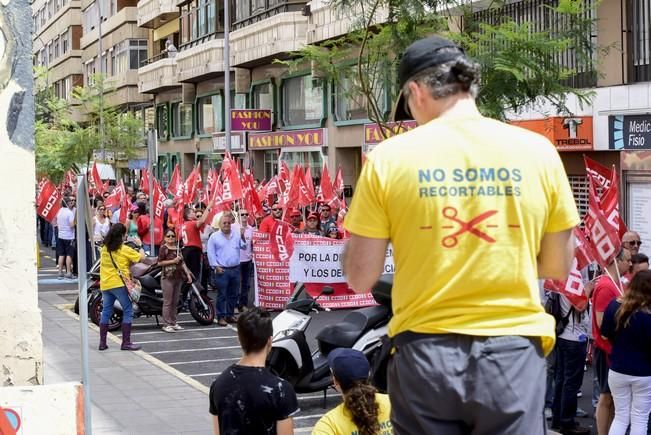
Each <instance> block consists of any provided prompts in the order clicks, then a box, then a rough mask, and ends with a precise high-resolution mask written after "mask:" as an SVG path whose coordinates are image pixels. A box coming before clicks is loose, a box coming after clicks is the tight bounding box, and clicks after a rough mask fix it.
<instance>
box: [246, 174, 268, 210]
mask: <svg viewBox="0 0 651 435" xmlns="http://www.w3.org/2000/svg"><path fill="white" fill-rule="evenodd" d="M242 188H243V190H244V203H245V206H246V208H247V210H249V212H250V213H251V214H252V215H253V216H264V210H263V209H262V204H261V203H260V198H259V197H258V194H257V193H256V191H255V187H254V181H253V175H251V174H246V176H245V177H244V183H243V184H242Z"/></svg>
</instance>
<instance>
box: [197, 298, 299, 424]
mask: <svg viewBox="0 0 651 435" xmlns="http://www.w3.org/2000/svg"><path fill="white" fill-rule="evenodd" d="M237 335H238V338H239V340H240V345H241V346H242V350H243V352H244V356H242V359H240V361H239V362H238V363H237V364H233V365H232V366H230V367H228V368H227V369H226V370H224V372H223V373H222V374H221V375H219V377H218V378H217V379H215V381H214V382H213V384H212V386H211V387H210V413H211V414H212V415H213V428H214V433H215V434H220V435H228V434H247V435H256V434H265V435H267V434H279V435H285V434H292V433H293V432H294V423H293V421H292V415H294V414H296V413H297V412H298V410H299V409H298V401H297V399H296V393H294V389H293V388H292V386H291V385H290V384H289V383H288V382H287V381H286V380H284V379H281V378H279V377H277V376H275V375H273V374H271V372H270V371H269V370H267V369H266V368H265V361H266V359H267V354H268V353H269V351H270V350H271V337H272V335H273V326H272V323H271V315H270V314H269V313H268V312H266V311H263V310H261V309H260V308H252V309H251V310H248V311H246V312H244V313H242V314H241V315H240V316H239V318H238V319H237Z"/></svg>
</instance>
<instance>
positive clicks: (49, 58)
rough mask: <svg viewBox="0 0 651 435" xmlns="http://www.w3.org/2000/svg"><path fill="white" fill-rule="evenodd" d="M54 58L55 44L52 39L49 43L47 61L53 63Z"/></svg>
mask: <svg viewBox="0 0 651 435" xmlns="http://www.w3.org/2000/svg"><path fill="white" fill-rule="evenodd" d="M53 60H54V44H52V41H50V42H49V43H48V44H47V62H48V65H49V64H51V63H52V61H53Z"/></svg>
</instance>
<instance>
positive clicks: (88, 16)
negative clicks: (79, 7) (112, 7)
mask: <svg viewBox="0 0 651 435" xmlns="http://www.w3.org/2000/svg"><path fill="white" fill-rule="evenodd" d="M83 21H84V33H90V31H91V30H93V29H95V28H96V27H97V25H98V24H99V11H98V9H97V3H95V2H94V3H93V4H91V5H90V6H88V8H86V10H85V11H84V20H83Z"/></svg>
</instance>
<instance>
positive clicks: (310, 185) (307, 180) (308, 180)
mask: <svg viewBox="0 0 651 435" xmlns="http://www.w3.org/2000/svg"><path fill="white" fill-rule="evenodd" d="M303 184H305V187H306V188H307V191H308V196H309V197H310V198H312V202H314V200H315V199H316V194H315V193H314V180H313V179H312V171H311V170H310V166H309V165H308V166H307V167H306V168H305V175H304V176H303Z"/></svg>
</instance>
